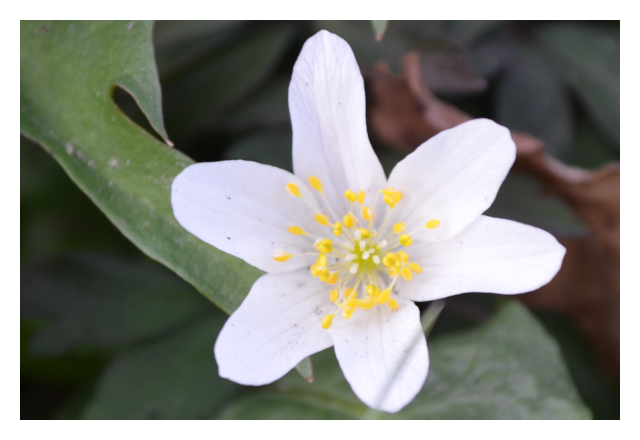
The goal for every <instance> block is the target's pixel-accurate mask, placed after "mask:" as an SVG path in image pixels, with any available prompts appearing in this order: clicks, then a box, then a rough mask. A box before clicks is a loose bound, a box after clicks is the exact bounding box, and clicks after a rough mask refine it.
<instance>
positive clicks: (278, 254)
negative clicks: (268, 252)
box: [273, 251, 293, 263]
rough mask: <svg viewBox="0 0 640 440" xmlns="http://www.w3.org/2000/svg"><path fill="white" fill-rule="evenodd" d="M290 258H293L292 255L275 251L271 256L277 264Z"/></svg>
mask: <svg viewBox="0 0 640 440" xmlns="http://www.w3.org/2000/svg"><path fill="white" fill-rule="evenodd" d="M291 257H293V255H291V254H287V253H286V252H284V251H277V252H276V253H274V254H273V259H274V260H276V261H277V262H279V263H284V262H285V261H287V260H288V259H289V258H291Z"/></svg>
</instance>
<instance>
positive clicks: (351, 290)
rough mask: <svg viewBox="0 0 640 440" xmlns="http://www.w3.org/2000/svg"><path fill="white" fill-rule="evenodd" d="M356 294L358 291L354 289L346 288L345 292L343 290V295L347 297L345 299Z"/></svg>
mask: <svg viewBox="0 0 640 440" xmlns="http://www.w3.org/2000/svg"><path fill="white" fill-rule="evenodd" d="M357 294H358V291H357V290H355V289H351V288H349V289H346V290H345V292H344V296H345V298H347V300H349V299H351V298H353V297H354V296H356V295H357Z"/></svg>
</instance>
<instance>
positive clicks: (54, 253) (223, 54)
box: [20, 21, 620, 419]
mask: <svg viewBox="0 0 640 440" xmlns="http://www.w3.org/2000/svg"><path fill="white" fill-rule="evenodd" d="M378 26H379V28H378V29H374V27H373V26H372V23H371V22H368V21H361V22H231V21H225V22H156V23H155V24H154V31H153V32H154V48H155V56H156V62H157V67H158V73H159V76H160V82H161V87H162V95H163V96H162V100H163V111H164V117H165V126H166V129H167V132H168V134H169V137H170V139H171V140H172V141H173V142H174V144H175V146H176V148H178V149H180V150H181V151H183V152H184V153H186V154H187V155H188V156H190V157H191V158H193V159H194V160H196V161H199V162H201V161H216V160H225V159H246V160H253V161H257V162H262V163H267V164H271V165H274V166H278V167H281V168H284V169H287V170H290V171H291V170H292V164H291V125H290V120H289V111H288V105H287V88H288V84H289V81H290V79H291V72H292V68H293V64H294V63H295V60H296V58H297V56H298V54H299V53H300V50H301V48H302V45H303V44H304V42H305V40H306V39H307V38H309V37H310V36H311V35H313V34H314V33H315V32H317V31H318V30H320V29H327V30H329V31H331V32H334V33H336V34H338V35H340V36H341V37H343V38H344V39H345V40H347V42H348V43H349V44H350V45H351V47H352V49H353V51H354V53H355V55H356V58H357V61H358V63H359V65H360V68H361V70H362V73H363V76H364V78H365V84H366V91H367V112H368V128H369V136H370V139H371V142H372V144H373V147H374V149H375V151H376V153H377V155H378V157H379V158H380V160H381V162H382V164H383V166H384V168H385V171H386V172H387V173H388V172H389V171H390V170H391V169H392V168H393V166H394V165H395V163H397V161H398V160H400V159H402V158H403V157H404V156H405V155H406V154H408V153H409V152H411V151H412V150H413V149H415V148H416V147H417V146H418V145H420V144H421V143H422V142H423V141H424V140H426V139H427V138H429V137H430V136H432V135H433V134H435V133H437V132H439V131H441V130H443V129H446V128H449V127H452V126H454V125H457V124H458V123H460V122H463V121H464V120H466V119H467V118H469V117H473V118H477V117H485V118H491V119H493V120H495V121H497V122H498V123H500V124H503V125H505V126H507V127H508V128H510V129H512V130H513V131H514V132H516V133H517V134H514V138H515V139H516V142H517V145H518V159H517V162H516V166H515V167H514V169H513V170H512V172H511V173H510V175H509V176H508V177H507V180H506V182H505V184H504V185H503V187H502V188H501V190H500V193H499V194H498V198H497V200H496V202H495V204H494V205H493V206H492V207H491V208H490V210H489V211H488V212H487V214H488V215H492V216H496V217H503V218H510V219H513V220H517V221H520V222H524V223H527V224H531V225H535V226H538V227H541V228H544V229H546V230H548V231H549V232H551V233H553V234H554V235H555V236H556V237H558V238H559V239H560V240H561V241H562V243H563V244H564V245H565V246H566V247H567V249H568V253H567V257H566V259H565V262H564V264H563V269H562V271H561V273H560V274H559V275H558V277H557V278H556V280H554V281H553V282H552V283H551V284H550V285H549V286H546V287H545V288H543V289H541V290H540V291H537V292H532V293H529V294H525V295H521V296H520V297H519V299H520V300H521V301H523V303H524V304H526V305H527V307H529V308H530V309H531V310H532V311H533V313H534V314H535V316H536V317H537V318H538V319H539V321H540V322H541V323H542V324H543V326H544V328H545V330H546V332H547V333H548V334H549V335H550V336H551V337H552V338H553V339H554V340H555V341H556V343H557V344H558V346H559V349H560V351H561V353H562V356H563V358H564V360H565V362H566V364H567V366H568V369H569V372H570V374H571V378H572V380H573V382H574V383H575V385H576V387H577V390H578V392H579V395H580V397H581V399H582V401H583V402H584V403H585V404H586V406H587V407H588V408H589V409H590V410H591V411H592V413H593V416H594V417H595V418H603V419H618V418H619V417H620V415H619V406H620V404H619V381H620V372H619V371H620V370H619V362H620V345H619V337H620V329H619V322H620V314H619V313H620V284H619V283H620V281H619V262H620V256H619V246H620V236H619V165H618V163H619V159H620V104H619V100H620V24H619V22H498V21H496V22H488V21H482V22H473V21H465V22H393V21H392V22H389V23H388V25H387V27H386V32H384V36H383V37H382V39H381V40H380V41H377V38H376V32H378V37H380V34H381V32H382V29H383V28H384V24H379V25H378ZM378 40H379V38H378ZM114 100H115V101H116V103H117V105H118V106H119V107H120V109H121V110H122V111H123V112H124V113H125V114H127V115H128V116H129V117H130V118H131V119H132V120H133V121H135V122H136V123H137V124H139V125H140V126H142V127H143V128H145V129H146V130H148V131H149V132H150V133H152V134H153V135H154V136H157V135H156V134H155V132H154V130H153V129H152V128H151V127H150V125H149V123H148V122H147V120H146V118H145V117H144V115H143V114H142V112H141V111H140V110H139V108H138V107H137V105H136V103H135V101H134V100H133V98H132V97H131V96H130V95H129V94H127V93H126V92H125V91H123V90H122V89H116V91H115V93H114ZM20 154H21V158H20V167H21V170H20V171H21V173H20V176H21V182H20V201H21V204H20V221H21V230H20V234H21V236H20V243H21V249H20V258H21V326H20V338H21V357H20V364H21V378H20V379H21V418H23V419H43V418H44V419H48V418H82V417H86V418H102V417H104V418H210V417H218V416H219V415H220V411H224V410H225V406H224V401H225V400H228V399H231V397H232V396H243V395H244V394H243V393H246V391H245V390H243V389H242V388H243V387H240V386H238V385H235V384H232V383H230V382H227V381H222V380H220V379H219V378H218V377H217V368H216V367H215V361H214V359H213V355H212V347H213V343H214V341H215V337H216V333H217V331H219V328H220V326H221V325H222V323H223V322H224V319H225V315H224V314H223V313H222V312H219V311H218V310H217V309H216V307H215V306H214V305H213V304H211V303H210V302H208V301H207V300H206V299H205V298H204V297H202V296H201V295H200V294H199V293H198V292H196V291H195V289H193V288H192V287H191V286H190V285H188V284H187V283H185V282H184V281H182V280H180V279H179V278H178V277H177V276H176V275H174V274H173V273H172V272H171V271H170V270H168V269H166V268H165V267H163V266H161V265H160V264H158V263H155V262H153V261H151V260H150V259H148V258H147V257H146V256H145V255H143V254H142V253H141V252H140V251H139V250H138V249H137V248H136V247H135V246H134V245H133V244H131V243H130V242H129V241H128V240H127V239H126V238H125V237H124V236H123V235H122V234H121V233H120V232H119V231H118V230H117V229H116V228H115V227H114V226H113V225H112V224H111V223H110V222H109V220H108V219H107V218H106V217H105V216H104V215H103V214H102V213H101V212H100V211H99V209H98V208H96V206H95V205H94V204H93V203H92V202H91V200H89V198H88V197H86V196H85V195H84V194H83V193H82V191H81V190H80V189H78V188H77V187H76V186H75V184H74V183H72V182H71V180H70V179H69V178H68V177H67V175H66V174H65V172H64V171H63V170H62V168H60V166H59V165H58V164H57V163H56V162H55V160H54V159H53V158H52V157H50V156H49V155H48V154H47V153H45V151H44V150H43V149H42V148H41V147H39V146H38V145H36V144H34V143H32V142H30V141H29V140H27V139H26V138H24V137H21V149H20ZM488 297H489V296H488V295H487V296H485V295H478V294H467V295H461V296H458V297H454V298H450V299H447V301H446V306H445V309H444V312H443V313H442V315H441V316H440V319H439V320H438V322H437V324H436V327H435V328H434V330H433V332H432V336H433V337H434V338H437V337H439V336H441V335H450V334H456V332H460V331H462V330H464V329H466V328H472V327H473V326H476V325H478V324H479V323H482V322H484V321H486V320H487V319H488V317H489V316H491V313H492V310H493V308H494V306H495V304H494V302H495V300H494V299H492V298H488ZM160 382H166V383H170V384H172V385H174V388H171V387H161V386H159V385H158V383H160ZM212 395H215V399H212V398H211V396H212Z"/></svg>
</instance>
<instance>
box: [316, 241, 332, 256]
mask: <svg viewBox="0 0 640 440" xmlns="http://www.w3.org/2000/svg"><path fill="white" fill-rule="evenodd" d="M316 249H317V250H318V252H322V253H323V254H328V253H329V252H331V251H332V250H333V242H332V241H331V240H329V239H328V238H325V239H324V240H321V241H320V243H318V244H317V245H316Z"/></svg>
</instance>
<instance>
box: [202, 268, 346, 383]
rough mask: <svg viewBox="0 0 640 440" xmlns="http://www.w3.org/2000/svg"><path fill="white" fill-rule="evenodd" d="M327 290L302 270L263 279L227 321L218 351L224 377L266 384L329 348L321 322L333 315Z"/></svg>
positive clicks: (221, 373) (328, 337)
mask: <svg viewBox="0 0 640 440" xmlns="http://www.w3.org/2000/svg"><path fill="white" fill-rule="evenodd" d="M334 309H335V307H334V306H333V305H332V304H331V303H330V302H329V292H328V290H327V287H326V285H323V284H322V283H320V282H319V281H318V280H316V279H314V278H313V277H312V276H310V275H309V272H308V271H307V270H299V271H296V272H291V273H287V274H282V275H264V276H263V277H261V278H260V279H258V281H256V282H255V284H254V285H253V287H252V288H251V291H250V292H249V295H248V296H247V298H246V299H245V300H244V302H243V303H242V305H240V307H239V308H238V310H236V311H235V312H234V313H233V314H232V315H231V317H230V318H229V319H228V320H227V322H226V323H225V325H224V327H223V328H222V330H221V331H220V335H219V336H218V340H217V341H216V345H215V347H214V353H215V356H216V361H217V362H218V369H219V374H220V376H221V377H224V378H226V379H230V380H232V381H234V382H237V383H240V384H243V385H264V384H268V383H271V382H273V381H274V380H277V379H279V378H281V377H282V376H284V375H285V374H286V373H287V372H289V370H291V369H292V368H293V367H295V366H296V365H297V364H298V363H299V362H300V361H301V360H302V359H304V358H305V357H307V356H309V355H311V354H313V353H317V352H318V351H321V350H324V349H325V348H328V347H331V346H332V345H333V342H332V341H331V337H330V336H329V333H328V332H327V331H326V330H325V329H323V328H322V318H323V317H324V316H325V315H326V314H328V313H331V312H333V310H334Z"/></svg>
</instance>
